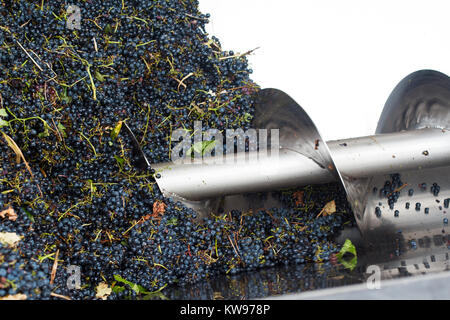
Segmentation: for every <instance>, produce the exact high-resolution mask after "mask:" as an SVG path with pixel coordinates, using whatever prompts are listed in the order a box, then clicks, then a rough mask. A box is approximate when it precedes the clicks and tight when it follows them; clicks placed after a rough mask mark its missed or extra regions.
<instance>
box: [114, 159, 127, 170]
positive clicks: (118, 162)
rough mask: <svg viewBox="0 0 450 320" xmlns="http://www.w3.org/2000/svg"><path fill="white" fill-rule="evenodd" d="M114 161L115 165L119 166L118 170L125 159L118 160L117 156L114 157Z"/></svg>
mask: <svg viewBox="0 0 450 320" xmlns="http://www.w3.org/2000/svg"><path fill="white" fill-rule="evenodd" d="M114 159H116V161H117V165H118V166H119V168H120V169H123V163H124V162H125V159H123V158H120V157H118V156H114Z"/></svg>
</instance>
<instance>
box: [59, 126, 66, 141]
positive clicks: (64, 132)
mask: <svg viewBox="0 0 450 320" xmlns="http://www.w3.org/2000/svg"><path fill="white" fill-rule="evenodd" d="M58 129H59V131H60V132H61V134H62V135H63V137H64V138H66V137H67V134H66V127H64V126H63V125H62V123H58Z"/></svg>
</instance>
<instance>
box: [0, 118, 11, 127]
mask: <svg viewBox="0 0 450 320" xmlns="http://www.w3.org/2000/svg"><path fill="white" fill-rule="evenodd" d="M7 125H9V122H8V121H5V120H3V119H2V118H0V128H2V127H5V126H7Z"/></svg>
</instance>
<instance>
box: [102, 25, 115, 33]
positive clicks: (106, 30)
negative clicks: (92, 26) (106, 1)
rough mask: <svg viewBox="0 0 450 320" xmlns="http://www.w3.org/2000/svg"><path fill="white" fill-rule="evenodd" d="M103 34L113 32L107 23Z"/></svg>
mask: <svg viewBox="0 0 450 320" xmlns="http://www.w3.org/2000/svg"><path fill="white" fill-rule="evenodd" d="M103 32H104V33H112V32H113V28H112V26H111V25H110V24H109V23H108V24H107V25H106V27H105V28H104V29H103Z"/></svg>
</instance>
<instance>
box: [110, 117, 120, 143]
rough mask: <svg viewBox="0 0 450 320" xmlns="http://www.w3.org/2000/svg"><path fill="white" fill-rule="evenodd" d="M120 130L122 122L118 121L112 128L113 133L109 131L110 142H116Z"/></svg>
mask: <svg viewBox="0 0 450 320" xmlns="http://www.w3.org/2000/svg"><path fill="white" fill-rule="evenodd" d="M120 129H122V121H119V122H118V123H117V124H116V126H115V127H114V129H113V131H111V140H112V141H114V140H116V138H117V136H118V135H119V133H120Z"/></svg>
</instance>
